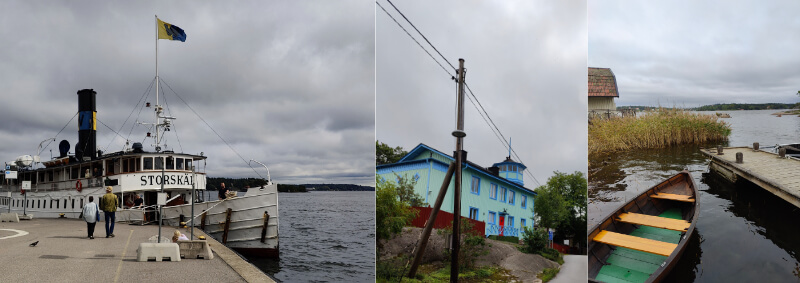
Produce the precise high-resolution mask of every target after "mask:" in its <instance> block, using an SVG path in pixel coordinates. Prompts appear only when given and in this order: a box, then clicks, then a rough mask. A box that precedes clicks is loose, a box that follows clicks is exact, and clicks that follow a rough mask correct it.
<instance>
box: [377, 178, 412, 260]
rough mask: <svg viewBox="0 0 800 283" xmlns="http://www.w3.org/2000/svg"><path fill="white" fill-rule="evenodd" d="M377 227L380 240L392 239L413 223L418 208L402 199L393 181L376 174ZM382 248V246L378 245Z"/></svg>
mask: <svg viewBox="0 0 800 283" xmlns="http://www.w3.org/2000/svg"><path fill="white" fill-rule="evenodd" d="M375 183H376V184H377V188H376V190H375V197H376V200H375V228H376V230H377V231H376V232H377V237H378V242H380V240H386V239H391V238H393V237H394V236H395V235H397V234H398V233H400V232H401V231H402V230H403V226H406V225H408V224H409V223H411V220H413V219H414V217H416V214H417V212H416V210H414V209H412V208H411V207H410V205H409V204H408V203H406V202H404V201H401V200H400V198H399V197H398V190H397V186H396V185H395V184H394V183H392V182H387V181H382V180H381V178H380V177H378V176H377V175H376V176H375ZM378 247H379V248H380V246H378Z"/></svg>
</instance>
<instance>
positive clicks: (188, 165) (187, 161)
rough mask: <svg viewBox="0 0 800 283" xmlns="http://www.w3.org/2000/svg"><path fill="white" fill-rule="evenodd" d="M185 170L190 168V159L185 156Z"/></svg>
mask: <svg viewBox="0 0 800 283" xmlns="http://www.w3.org/2000/svg"><path fill="white" fill-rule="evenodd" d="M186 170H192V159H189V158H186Z"/></svg>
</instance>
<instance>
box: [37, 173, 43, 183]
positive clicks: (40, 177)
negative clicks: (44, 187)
mask: <svg viewBox="0 0 800 283" xmlns="http://www.w3.org/2000/svg"><path fill="white" fill-rule="evenodd" d="M38 175H39V182H44V175H45V172H39V174H38Z"/></svg>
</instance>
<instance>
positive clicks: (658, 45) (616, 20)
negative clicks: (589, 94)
mask: <svg viewBox="0 0 800 283" xmlns="http://www.w3.org/2000/svg"><path fill="white" fill-rule="evenodd" d="M798 8H800V4H798V3H796V2H791V1H777V2H770V3H762V2H751V1H744V2H741V1H740V2H721V1H712V2H703V3H697V2H695V1H660V2H652V1H651V2H647V3H629V2H626V1H603V2H590V4H589V65H590V66H593V67H607V68H611V69H612V70H613V71H614V74H615V75H616V77H617V82H618V84H619V88H620V98H619V99H618V100H617V104H618V105H656V104H661V105H662V106H673V105H676V106H699V105H705V104H714V103H726V102H736V103H765V102H783V103H794V102H796V101H797V97H796V96H795V94H796V93H797V90H798V88H797V85H798V84H800V78H798V77H797V76H796V75H795V72H794V71H795V70H796V66H797V65H798V64H800V56H798V55H797V52H796V46H798V44H800V41H799V40H798V38H797V36H796V35H797V34H798V33H799V32H800V20H797V19H796V15H795V13H794V11H797V10H798Z"/></svg>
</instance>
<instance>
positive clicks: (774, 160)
mask: <svg viewBox="0 0 800 283" xmlns="http://www.w3.org/2000/svg"><path fill="white" fill-rule="evenodd" d="M700 151H701V152H702V153H703V154H704V155H706V156H707V157H709V158H710V159H711V164H710V165H709V167H710V168H711V170H713V171H715V172H717V173H719V174H720V175H722V176H723V177H725V178H727V179H728V180H731V181H732V182H736V180H738V179H739V178H743V179H746V180H748V181H750V182H752V183H754V184H756V185H758V186H759V187H761V188H764V189H765V190H767V191H769V192H770V193H772V194H774V195H776V196H778V197H780V198H782V199H784V200H786V201H787V202H789V203H791V204H792V205H794V206H797V207H800V161H798V160H796V159H791V158H781V157H779V156H778V155H777V154H773V153H769V152H764V151H759V150H754V149H752V148H749V147H726V148H723V150H722V152H723V153H724V154H722V155H720V154H717V153H718V150H717V149H715V148H710V149H701V150H700ZM737 153H741V155H740V158H741V159H742V160H741V163H738V162H737V160H736V158H737Z"/></svg>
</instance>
